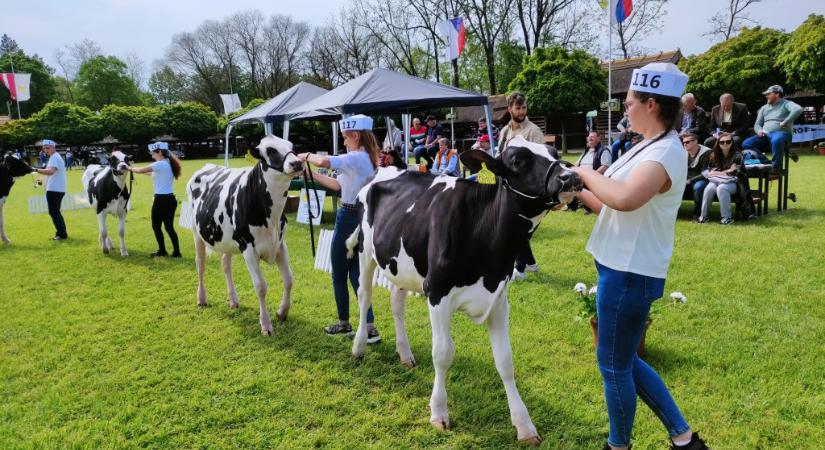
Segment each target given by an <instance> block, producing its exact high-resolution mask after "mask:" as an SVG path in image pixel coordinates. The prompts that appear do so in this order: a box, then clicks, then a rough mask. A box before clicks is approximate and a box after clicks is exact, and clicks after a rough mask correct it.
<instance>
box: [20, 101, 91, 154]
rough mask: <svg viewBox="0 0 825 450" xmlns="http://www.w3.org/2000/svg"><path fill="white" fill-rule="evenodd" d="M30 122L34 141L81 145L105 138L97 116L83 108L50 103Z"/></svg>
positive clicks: (67, 104)
mask: <svg viewBox="0 0 825 450" xmlns="http://www.w3.org/2000/svg"><path fill="white" fill-rule="evenodd" d="M31 120H32V123H33V128H34V131H35V134H36V139H41V138H43V137H49V138H50V139H53V140H55V141H57V142H59V143H65V144H70V145H83V144H88V143H90V142H94V141H97V140H100V139H102V138H103V137H104V136H105V133H104V130H103V126H102V124H101V122H100V118H99V116H98V115H97V114H95V113H93V112H92V111H91V110H89V108H86V107H84V106H78V105H72V104H70V103H62V102H52V103H49V104H47V105H46V106H45V107H44V108H43V109H41V110H40V111H39V112H38V113H37V114H35V115H33V116H32V117H31Z"/></svg>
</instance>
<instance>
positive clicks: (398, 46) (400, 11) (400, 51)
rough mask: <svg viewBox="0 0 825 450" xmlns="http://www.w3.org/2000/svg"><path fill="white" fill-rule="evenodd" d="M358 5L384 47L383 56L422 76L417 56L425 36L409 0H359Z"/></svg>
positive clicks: (364, 22) (389, 62)
mask: <svg viewBox="0 0 825 450" xmlns="http://www.w3.org/2000/svg"><path fill="white" fill-rule="evenodd" d="M354 8H355V10H356V11H357V12H358V15H359V16H360V17H362V18H363V20H362V22H361V23H362V26H364V27H365V28H366V30H367V32H369V33H370V34H371V35H372V37H373V39H375V41H376V42H377V43H378V44H379V45H380V46H381V47H382V49H383V58H382V59H383V60H384V61H385V63H386V64H387V65H388V66H389V67H391V68H398V69H401V70H403V71H404V72H406V73H408V74H409V75H412V76H419V70H420V68H419V67H418V61H416V60H415V52H416V49H418V48H419V46H418V42H419V41H420V40H422V38H424V36H423V35H422V33H420V32H419V31H418V29H417V27H416V25H417V22H416V17H415V16H414V15H413V14H411V13H410V4H409V2H408V1H406V0H355V2H354Z"/></svg>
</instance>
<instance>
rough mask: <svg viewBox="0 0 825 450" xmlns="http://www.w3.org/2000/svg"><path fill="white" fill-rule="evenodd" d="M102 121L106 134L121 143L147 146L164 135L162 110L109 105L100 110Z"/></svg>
mask: <svg viewBox="0 0 825 450" xmlns="http://www.w3.org/2000/svg"><path fill="white" fill-rule="evenodd" d="M100 120H101V123H102V125H103V128H104V131H105V132H106V134H108V135H111V136H114V137H115V138H116V139H117V140H119V141H120V142H130V143H135V144H145V143H148V142H149V141H151V140H152V138H154V137H156V136H158V135H160V134H163V117H162V116H161V110H160V108H151V107H147V106H117V105H107V106H106V107H104V108H103V109H102V110H100Z"/></svg>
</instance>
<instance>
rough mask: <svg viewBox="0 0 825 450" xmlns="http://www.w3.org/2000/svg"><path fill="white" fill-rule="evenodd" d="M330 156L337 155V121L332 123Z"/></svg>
mask: <svg viewBox="0 0 825 450" xmlns="http://www.w3.org/2000/svg"><path fill="white" fill-rule="evenodd" d="M332 154H333V155H338V121H337V120H333V121H332Z"/></svg>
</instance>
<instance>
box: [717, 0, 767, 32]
mask: <svg viewBox="0 0 825 450" xmlns="http://www.w3.org/2000/svg"><path fill="white" fill-rule="evenodd" d="M761 1H762V0H728V4H727V8H726V9H723V10H721V11H719V12H717V13H716V14H714V15H713V17H711V18H710V27H711V28H710V31H708V32H706V33H704V34H703V36H710V38H711V39H712V40H714V41H727V40H728V39H730V38H731V36H733V35H735V34H737V33H739V31H741V30H742V28H743V27H744V26H745V25H746V24H752V25H756V24H757V23H756V21H754V20H753V19H751V18H750V17H749V16H748V14H747V12H745V10H746V9H748V7H749V6H751V5H753V4H754V3H759V2H761Z"/></svg>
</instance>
